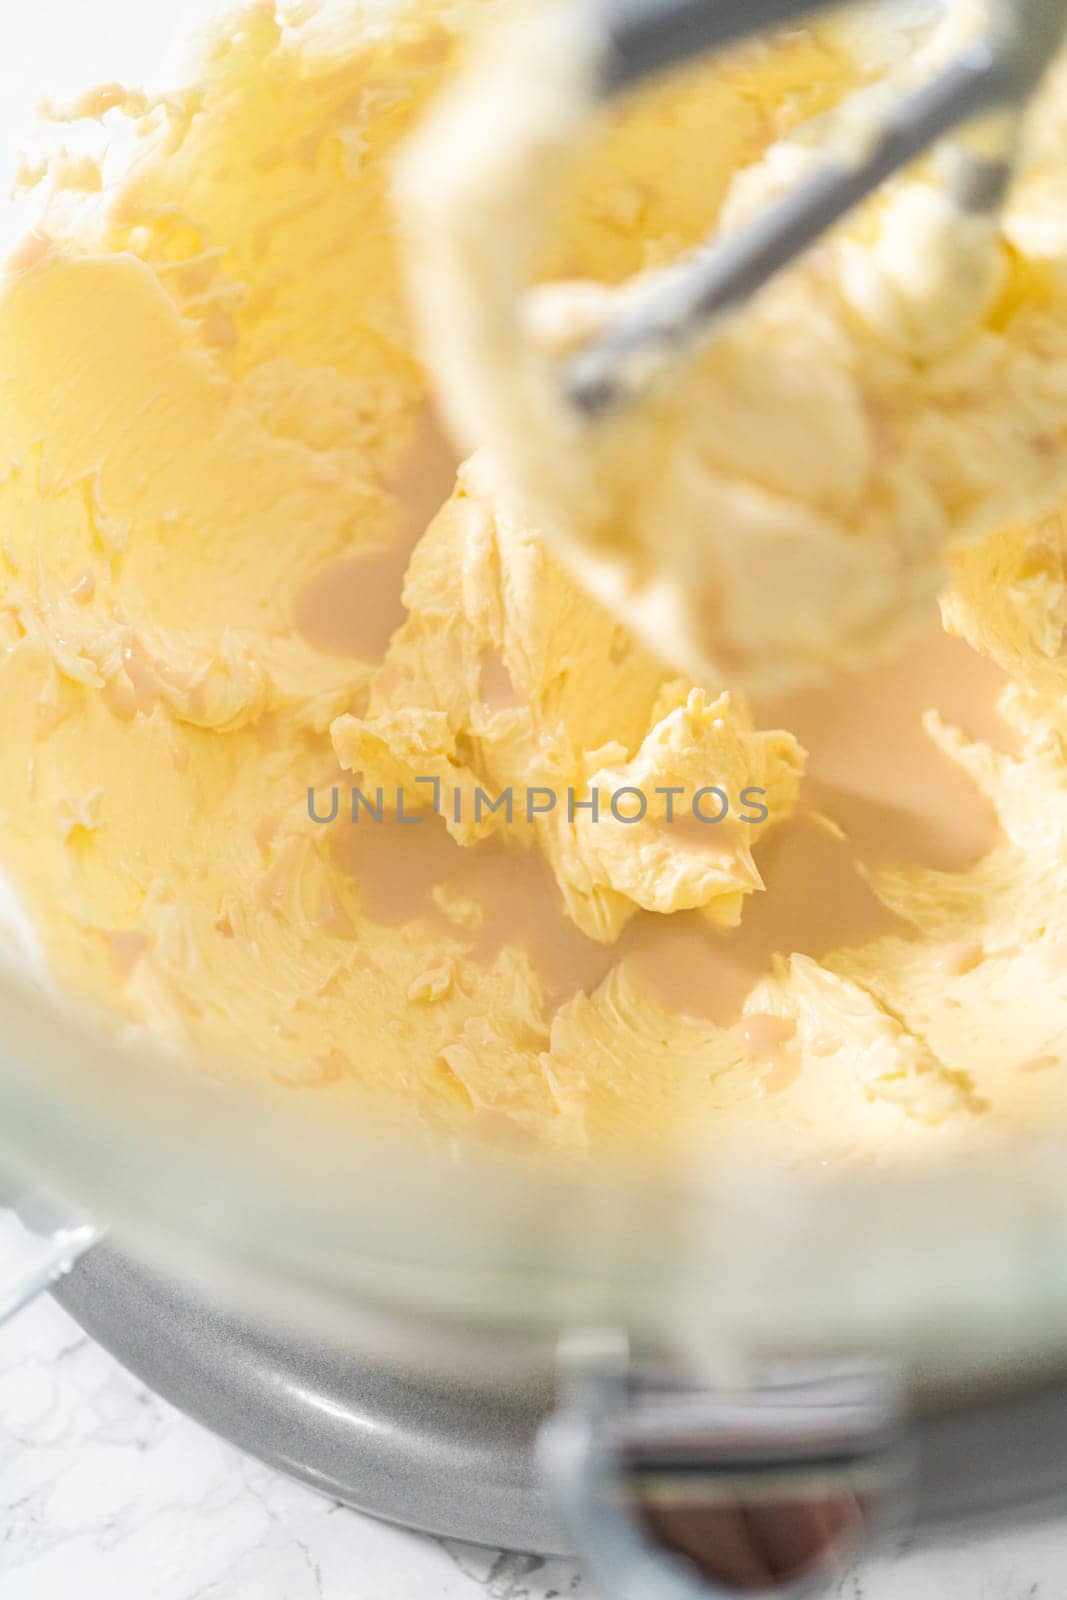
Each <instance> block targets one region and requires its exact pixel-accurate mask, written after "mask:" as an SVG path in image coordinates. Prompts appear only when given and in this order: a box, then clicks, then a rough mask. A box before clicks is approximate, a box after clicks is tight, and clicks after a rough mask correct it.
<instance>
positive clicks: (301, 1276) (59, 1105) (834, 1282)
mask: <svg viewBox="0 0 1067 1600" xmlns="http://www.w3.org/2000/svg"><path fill="white" fill-rule="evenodd" d="M196 9H198V10H203V7H198V8H196ZM174 23H175V17H174V15H173V14H172V13H171V11H170V8H168V7H165V6H146V5H144V4H143V3H140V0H97V4H95V5H93V6H91V7H88V6H85V5H84V4H83V3H81V0H40V3H38V5H36V6H35V7H26V8H23V7H20V8H18V11H17V14H16V15H14V16H12V17H9V18H7V19H6V20H5V34H6V39H5V49H4V51H3V52H2V53H0V104H2V105H3V107H4V112H3V130H2V131H3V135H4V141H5V143H4V149H3V160H4V162H5V164H8V163H9V161H10V158H11V147H10V141H11V140H13V139H15V138H17V136H18V135H19V133H20V132H21V131H22V130H23V129H24V128H25V126H26V125H27V124H28V122H29V121H30V119H31V118H32V113H33V103H34V100H35V98H36V96H37V94H38V93H39V92H40V91H42V90H48V91H51V92H56V93H59V94H62V93H63V92H64V91H66V92H72V91H74V90H77V89H79V88H82V87H84V86H85V85H86V84H91V83H93V82H95V81H100V80H102V79H112V78H115V77H117V76H119V77H121V76H122V75H128V76H130V77H133V78H135V79H136V78H139V77H142V76H143V75H144V74H145V72H146V71H150V70H151V69H152V68H154V66H155V64H156V61H157V58H158V57H159V55H160V53H161V52H162V50H163V47H164V45H165V43H166V40H167V38H168V37H169V36H170V34H171V33H172V30H173V28H174ZM2 176H3V177H4V178H5V179H7V178H8V177H9V176H10V173H9V170H7V166H6V165H5V170H4V171H3V173H2ZM5 187H6V184H5ZM17 225H18V219H16V218H15V217H14V215H13V214H9V216H8V217H7V220H6V221H5V224H4V234H6V235H7V237H6V238H5V237H4V235H0V242H2V243H4V244H5V246H6V243H7V242H10V237H11V236H12V235H13V232H14V230H15V228H16V227H17ZM2 381H3V375H2V373H0V383H2ZM0 1016H2V1017H3V1028H2V1031H0V1142H2V1147H3V1158H4V1160H5V1162H6V1163H9V1165H10V1170H11V1173H12V1177H13V1182H12V1184H11V1186H10V1187H11V1193H12V1195H13V1196H14V1195H17V1196H18V1197H19V1199H18V1204H19V1206H20V1208H21V1211H22V1214H23V1216H24V1218H26V1219H28V1220H29V1221H30V1223H31V1224H32V1223H33V1222H34V1218H37V1219H39V1218H40V1217H41V1216H42V1215H43V1213H41V1212H40V1211H37V1212H35V1211H34V1209H33V1202H32V1198H31V1197H32V1195H33V1194H34V1193H35V1192H40V1191H46V1192H47V1193H48V1194H49V1195H50V1196H51V1197H52V1199H53V1202H54V1205H55V1207H56V1208H57V1209H55V1210H54V1211H53V1212H52V1213H50V1215H51V1216H52V1217H53V1219H54V1218H58V1219H59V1221H58V1222H57V1223H56V1227H57V1228H58V1229H59V1231H60V1234H61V1236H62V1237H64V1238H66V1240H67V1246H68V1248H66V1250H65V1251H64V1250H62V1249H61V1250H60V1253H59V1256H58V1257H55V1258H53V1260H52V1265H53V1266H56V1265H58V1264H59V1261H60V1260H61V1259H62V1258H63V1256H64V1254H73V1253H74V1250H75V1246H76V1244H77V1243H78V1242H88V1241H89V1238H90V1237H91V1234H90V1233H89V1232H86V1234H85V1235H84V1236H81V1235H79V1236H77V1239H76V1240H74V1236H73V1235H71V1234H69V1233H68V1234H66V1235H63V1234H62V1224H63V1222H64V1220H65V1221H67V1222H69V1220H70V1218H69V1217H67V1216H66V1213H65V1209H64V1208H68V1207H69V1208H70V1211H71V1213H72V1214H73V1212H75V1211H76V1212H77V1216H78V1220H79V1224H80V1223H81V1221H82V1219H83V1218H84V1217H85V1216H88V1217H89V1218H92V1219H94V1222H95V1223H96V1224H98V1225H99V1227H100V1228H101V1229H107V1230H108V1231H109V1234H110V1238H109V1243H108V1247H109V1248H110V1249H113V1250H117V1251H118V1252H119V1253H120V1254H121V1255H122V1256H123V1257H124V1258H128V1259H130V1260H133V1261H136V1262H138V1263H140V1264H142V1265H144V1266H147V1267H148V1268H149V1269H150V1270H151V1271H152V1272H158V1273H160V1274H163V1275H165V1276H166V1278H167V1279H168V1281H172V1282H179V1283H181V1284H182V1285H183V1286H184V1288H185V1289H186V1290H187V1291H188V1293H189V1294H190V1295H191V1296H193V1297H195V1298H197V1299H198V1300H200V1301H202V1303H203V1304H211V1305H218V1306H221V1307H223V1308H224V1309H225V1310H226V1312H227V1313H228V1314H231V1313H239V1314H240V1315H241V1316H242V1317H244V1318H247V1319H250V1320H253V1321H254V1322H255V1323H256V1325H257V1326H258V1327H260V1328H262V1329H266V1330H268V1331H275V1332H280V1331H281V1330H283V1329H284V1330H285V1334H286V1337H288V1338H291V1339H298V1340H300V1341H302V1342H303V1343H304V1344H305V1345H309V1346H310V1345H318V1346H322V1347H327V1346H330V1347H335V1348H340V1349H350V1348H354V1347H356V1346H358V1347H359V1348H360V1349H361V1350H362V1349H364V1348H367V1347H369V1346H370V1345H374V1347H375V1349H376V1350H377V1352H378V1354H379V1355H381V1353H382V1352H386V1353H387V1354H388V1352H389V1351H394V1352H398V1351H400V1350H401V1349H402V1350H403V1360H404V1362H405V1363H407V1364H408V1368H409V1369H414V1368H417V1369H418V1371H419V1372H420V1373H421V1374H423V1375H425V1376H426V1378H427V1381H436V1380H437V1379H440V1381H441V1382H447V1383H449V1384H454V1383H456V1382H459V1383H461V1384H463V1385H467V1386H473V1387H474V1388H477V1387H478V1386H480V1385H482V1384H485V1383H487V1382H489V1381H490V1380H491V1381H492V1382H493V1383H494V1384H496V1385H497V1387H498V1389H499V1388H500V1386H501V1385H502V1386H503V1387H504V1388H505V1389H506V1388H507V1387H508V1386H509V1385H511V1386H512V1387H518V1386H520V1385H521V1384H522V1383H524V1382H525V1381H526V1376H527V1374H528V1372H529V1371H530V1370H532V1366H531V1360H530V1357H529V1352H530V1351H531V1350H537V1351H539V1352H540V1355H539V1356H538V1358H537V1359H538V1361H540V1362H541V1363H542V1365H543V1366H546V1367H547V1369H548V1370H549V1371H551V1364H552V1361H553V1360H554V1352H555V1350H556V1349H557V1346H558V1342H559V1339H560V1336H561V1334H570V1335H573V1334H574V1333H575V1332H576V1331H577V1332H578V1333H580V1332H581V1331H582V1330H604V1329H608V1330H622V1331H624V1333H625V1335H626V1336H627V1338H628V1340H629V1345H630V1349H631V1352H633V1354H632V1356H631V1359H633V1360H637V1361H640V1360H644V1359H645V1358H646V1356H647V1357H648V1358H649V1359H654V1360H655V1361H656V1362H665V1363H667V1365H668V1366H669V1367H671V1368H672V1370H676V1371H677V1372H680V1373H683V1374H684V1375H685V1377H686V1381H687V1382H692V1383H695V1384H698V1385H706V1384H711V1383H713V1382H719V1381H721V1379H722V1375H723V1374H729V1375H730V1376H731V1381H735V1380H736V1378H737V1375H738V1374H739V1373H740V1374H748V1373H751V1372H753V1371H755V1370H763V1369H765V1368H766V1367H767V1365H768V1364H769V1363H778V1362H782V1361H786V1362H789V1363H791V1364H795V1363H811V1362H821V1361H827V1360H830V1361H838V1360H840V1359H841V1358H842V1357H843V1356H847V1357H848V1358H849V1359H851V1358H853V1357H858V1358H862V1360H864V1361H872V1362H876V1363H877V1364H879V1366H880V1367H881V1368H882V1369H883V1370H884V1371H886V1372H888V1373H889V1374H890V1375H891V1376H892V1378H893V1380H894V1381H897V1380H899V1382H900V1383H901V1384H902V1385H903V1386H904V1388H905V1392H906V1395H907V1399H906V1402H905V1405H906V1407H907V1408H908V1409H911V1410H912V1411H914V1412H916V1413H918V1414H936V1413H938V1412H941V1411H944V1410H946V1409H951V1408H953V1407H957V1406H960V1405H970V1404H973V1403H974V1402H975V1396H976V1395H983V1396H984V1395H987V1394H989V1393H990V1392H995V1393H996V1394H998V1395H1003V1394H1004V1393H1006V1392H1007V1391H1010V1390H1016V1389H1020V1388H1022V1387H1024V1386H1027V1385H1031V1384H1033V1383H1036V1382H1044V1381H1046V1380H1048V1379H1049V1378H1051V1377H1052V1376H1058V1375H1059V1373H1060V1371H1061V1369H1062V1370H1063V1372H1064V1373H1065V1374H1067V1140H1065V1139H1064V1138H1063V1137H1062V1136H1061V1135H1059V1134H1056V1135H1049V1136H1037V1135H1035V1136H1034V1137H1033V1138H1032V1139H1030V1140H1029V1141H1026V1142H1022V1141H1015V1142H1013V1143H1012V1144H1011V1145H1010V1146H1007V1145H1006V1146H1005V1147H1003V1148H1001V1149H999V1150H997V1151H994V1152H991V1153H989V1154H988V1155H984V1156H982V1157H981V1158H975V1157H974V1156H971V1157H969V1158H962V1157H961V1158H959V1159H957V1160H954V1161H951V1162H946V1163H944V1164H942V1165H938V1166H936V1167H932V1166H916V1167H914V1168H912V1169H909V1170H906V1171H899V1172H894V1173H891V1174H889V1173H875V1172H868V1171H864V1170H860V1169H857V1168H850V1169H840V1170H810V1169H809V1170H803V1171H801V1170H796V1169H793V1168H791V1167H790V1166H788V1165H787V1164H784V1163H783V1162H782V1161H781V1159H780V1158H775V1157H773V1156H772V1155H771V1154H770V1153H764V1152H760V1151H755V1150H752V1151H749V1150H746V1151H740V1150H739V1151H738V1152H737V1154H736V1157H735V1158H734V1159H732V1160H730V1161H728V1162H717V1163H716V1165H715V1166H714V1168H713V1169H712V1168H711V1167H710V1166H709V1167H708V1168H704V1169H701V1170H696V1169H693V1170H686V1171H679V1172H676V1173H674V1174H672V1175H671V1176H670V1177H667V1176H665V1175H664V1174H662V1173H659V1174H652V1173H650V1172H645V1171H643V1170H638V1169H636V1168H632V1169H629V1168H626V1167H625V1166H622V1165H612V1164H610V1163H609V1164H604V1165H598V1166H595V1167H590V1168H588V1169H585V1170H568V1171H566V1172H561V1171H560V1170H558V1169H557V1168H552V1167H549V1166H547V1165H541V1164H539V1163H538V1162H537V1161H535V1160H530V1159H526V1158H523V1159H522V1160H517V1159H508V1158H506V1157H505V1156H503V1155H500V1154H498V1155H494V1154H491V1153H489V1152H481V1153H475V1152H473V1151H470V1152H465V1153H464V1155H463V1158H462V1160H460V1159H457V1158H455V1157H450V1156H448V1155H447V1154H442V1153H432V1152H429V1151H427V1150H426V1149H425V1148H423V1147H421V1146H416V1145H415V1144H414V1142H411V1143H408V1142H405V1141H404V1140H403V1139H402V1138H400V1137H399V1136H398V1135H397V1134H396V1133H395V1132H386V1131H383V1130H380V1129H377V1128H375V1127H374V1126H373V1124H368V1125H367V1127H366V1128H364V1129H352V1128H345V1129H339V1128H338V1127H336V1126H334V1125H331V1124H330V1122H329V1119H328V1118H327V1117H324V1116H323V1114H322V1111H321V1107H320V1106H318V1105H317V1104H316V1103H314V1101H313V1098H310V1097H303V1098H302V1097H300V1096H297V1095H294V1096H293V1099H292V1103H291V1105H290V1106H289V1107H288V1108H287V1109H286V1112H285V1114H284V1116H281V1115H280V1114H278V1113H277V1112H276V1111H272V1110H268V1109H267V1108H266V1107H264V1106H262V1105H258V1104H256V1103H254V1102H252V1101H251V1100H250V1099H249V1098H248V1097H246V1096H245V1095H244V1094H243V1093H241V1092H240V1091H238V1090H237V1089H236V1088H235V1087H234V1086H233V1085H232V1084H228V1082H227V1079H226V1075H225V1073H224V1072H222V1071H220V1072H219V1073H217V1074H215V1075H213V1076H211V1077H207V1076H194V1075H192V1074H190V1073H189V1072H188V1071H187V1070H185V1069H183V1068H181V1067H180V1066H178V1065H177V1064H175V1063H174V1062H173V1061H172V1060H170V1059H169V1058H167V1057H166V1056H164V1055H162V1054H160V1055H158V1056H153V1055H152V1054H151V1052H149V1051H146V1050H145V1049H143V1048H137V1049H136V1050H130V1049H128V1048H123V1047H120V1046H119V1045H118V1044H116V1043H115V1041H114V1040H113V1039H110V1038H109V1037H108V1036H107V1035H106V1034H104V1033H101V1032H98V1031H97V1030H96V1029H95V1028H94V1027H93V1025H92V1024H91V1023H90V1021H88V1020H86V1019H85V1018H83V1017H80V1016H78V1015H76V1014H74V1013H72V1011H71V1010H70V1009H69V1008H68V1007H67V1006H65V1005H64V1004H63V1002H62V1001H61V1000H60V999H57V998H56V997H55V996H54V995H53V994H51V993H50V992H49V990H48V988H47V986H42V985H41V984H39V983H37V982H35V981H33V980H28V979H26V978H25V977H24V976H22V975H21V974H20V973H19V972H18V971H16V970H14V969H12V970H11V971H5V972H4V973H3V974H2V975H0ZM38 1231H44V1232H47V1231H49V1229H48V1228H46V1227H44V1226H43V1225H42V1226H41V1227H40V1228H39V1230H38ZM72 1240H74V1242H73V1243H72ZM357 1330H358V1336H357ZM290 1464H291V1465H296V1466H297V1467H299V1463H290ZM410 1520H412V1521H418V1520H420V1519H419V1518H418V1517H417V1516H415V1515H412V1517H411V1518H410ZM421 1520H423V1521H424V1522H425V1521H426V1520H428V1519H421Z"/></svg>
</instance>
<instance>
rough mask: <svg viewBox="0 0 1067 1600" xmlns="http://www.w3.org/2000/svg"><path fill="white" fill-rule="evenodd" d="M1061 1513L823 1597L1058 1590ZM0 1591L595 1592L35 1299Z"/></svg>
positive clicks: (915, 1559)
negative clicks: (311, 1465)
mask: <svg viewBox="0 0 1067 1600" xmlns="http://www.w3.org/2000/svg"><path fill="white" fill-rule="evenodd" d="M1065 1595H1067V1508H1065V1512H1064V1515H1063V1516H1062V1517H1061V1518H1060V1520H1059V1521H1056V1522H1050V1523H1046V1524H1043V1525H1040V1526H1033V1527H1028V1528H1021V1529H1016V1530H1013V1531H1010V1532H1006V1533H1004V1532H997V1533H988V1534H985V1535H984V1536H982V1537H980V1538H975V1537H972V1538H969V1539H968V1540H966V1541H964V1542H957V1543H954V1544H951V1545H947V1546H944V1547H942V1548H938V1549H934V1550H911V1551H903V1552H901V1553H900V1554H898V1555H896V1556H895V1557H893V1558H890V1559H886V1560H882V1561H878V1562H872V1563H870V1565H869V1566H868V1567H866V1568H864V1569H863V1570H862V1571H861V1572H858V1573H856V1574H855V1575H853V1576H850V1577H848V1578H846V1579H845V1580H844V1581H843V1583H842V1584H841V1585H840V1587H839V1590H838V1594H837V1597H836V1600H1063V1597H1064V1596H1065ZM0 1596H2V1600H575V1597H576V1600H595V1597H594V1596H593V1594H592V1592H591V1589H590V1586H589V1585H588V1584H587V1583H585V1582H584V1581H583V1579H582V1578H581V1576H580V1575H579V1573H578V1572H577V1570H576V1568H575V1567H574V1566H573V1565H572V1564H570V1563H569V1562H564V1561H548V1562H545V1561H539V1560H537V1559H536V1558H534V1557H531V1556H520V1555H501V1554H498V1553H496V1552H491V1551H485V1550H478V1549H473V1548H471V1547H470V1546H466V1545H460V1544H454V1543H450V1542H447V1541H444V1542H442V1541H437V1540H430V1539H422V1538H419V1537H417V1536H416V1535H413V1534H408V1533H403V1532H400V1531H398V1530H397V1529H395V1528H387V1527H383V1526H382V1525H381V1524H379V1523H375V1522H373V1521H371V1520H370V1519H369V1518H366V1517H360V1516H357V1515H356V1514H355V1513H353V1512H350V1511H346V1510H344V1509H343V1508H342V1507H340V1506H337V1505H335V1504H333V1503H332V1502H330V1501H329V1500H325V1499H321V1498H319V1497H318V1496H317V1495H315V1494H312V1493H311V1492H310V1491H308V1490H306V1489H303V1488H301V1487H299V1486H298V1485H296V1484H294V1483H290V1482H288V1481H287V1480H286V1479H284V1478H281V1477H279V1476H278V1475H277V1473H274V1472H272V1471H270V1470H268V1469H267V1468H265V1467H261V1466H259V1465H257V1464H256V1463H255V1462H252V1461H249V1460H248V1459H247V1458H245V1457H243V1456H241V1455H239V1454H238V1453H237V1452H236V1451H235V1450H232V1449H230V1448H229V1446H227V1445H224V1444H222V1443H220V1442H219V1441H218V1440H216V1439H214V1438H213V1437H212V1436H211V1435H210V1434H209V1433H206V1432H205V1431H204V1430H203V1429H202V1428H199V1427H197V1426H196V1425H195V1424H194V1423H191V1422H188V1421H186V1419H185V1418H184V1417H181V1416H179V1415H178V1413H177V1412H175V1411H174V1410H173V1409H172V1408H171V1407H170V1406H168V1405H166V1404H165V1403H164V1402H163V1401H161V1400H158V1399H156V1397H155V1396H154V1395H152V1394H150V1393H149V1392H148V1391H147V1390H146V1389H145V1388H144V1387H143V1386H142V1385H141V1384H139V1383H138V1382H136V1381H135V1380H134V1379H133V1378H131V1377H130V1376H129V1375H128V1374H127V1373H125V1372H124V1371H123V1370H122V1368H121V1367H119V1366H118V1365H117V1363H116V1362H115V1361H113V1360H112V1359H111V1357H110V1356H107V1355H105V1354H104V1352H103V1351H102V1350H100V1349H99V1348H97V1347H96V1346H95V1345H94V1344H93V1343H92V1342H91V1341H90V1340H89V1339H87V1338H86V1337H85V1335H84V1334H83V1333H82V1332H81V1331H80V1329H79V1328H78V1327H77V1326H76V1325H75V1324H74V1323H73V1322H72V1321H71V1320H70V1318H69V1317H67V1316H66V1315H65V1314H64V1313H63V1312H62V1311H60V1310H59V1308H58V1307H57V1306H55V1305H54V1304H52V1303H51V1302H43V1303H41V1304H39V1305H37V1306H35V1307H33V1308H32V1309H31V1310H30V1311H28V1312H26V1313H24V1314H23V1316H22V1317H20V1318H18V1319H17V1320H16V1321H15V1322H14V1323H12V1324H10V1325H9V1326H8V1327H7V1328H4V1329H0Z"/></svg>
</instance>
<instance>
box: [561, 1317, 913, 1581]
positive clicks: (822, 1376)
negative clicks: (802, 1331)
mask: <svg viewBox="0 0 1067 1600" xmlns="http://www.w3.org/2000/svg"><path fill="white" fill-rule="evenodd" d="M562 1359H563V1368H564V1384H565V1399H564V1407H563V1410H562V1411H561V1412H560V1414H559V1415H558V1416H557V1417H556V1419H555V1420H554V1421H553V1422H552V1423H551V1424H549V1425H548V1427H547V1428H546V1430H545V1432H544V1434H543V1437H542V1450H541V1457H542V1464H543V1467H544V1469H545V1471H546V1474H547V1477H548V1479H549V1481H550V1483H551V1484H552V1486H553V1487H554V1489H555V1493H556V1500H557V1505H558V1510H559V1514H560V1516H561V1518H562V1519H563V1522H564V1524H565V1525H566V1527H567V1528H568V1531H569V1533H570V1537H571V1539H572V1541H573V1543H574V1545H575V1547H576V1548H577V1549H579V1550H581V1551H582V1552H583V1554H584V1556H585V1558H586V1561H587V1564H588V1566H589V1569H590V1571H591V1572H592V1573H593V1575H594V1577H595V1578H596V1579H597V1580H598V1582H599V1585H600V1587H601V1590H602V1592H603V1593H604V1594H606V1595H612V1596H614V1597H615V1600H630V1597H631V1596H632V1597H633V1600H653V1597H654V1600H709V1596H711V1597H714V1596H721V1597H726V1596H733V1595H737V1594H741V1593H744V1594H751V1593H753V1592H755V1593H760V1594H774V1595H782V1594H787V1593H788V1594H799V1593H806V1592H810V1590H811V1588H812V1587H813V1586H821V1585H823V1584H825V1583H826V1582H828V1581H829V1580H830V1578H831V1577H833V1576H834V1575H835V1574H836V1575H839V1574H840V1571H841V1569H842V1568H843V1567H844V1566H846V1565H847V1564H848V1562H849V1561H850V1560H851V1559H852V1558H853V1557H854V1556H855V1554H856V1553H857V1551H858V1549H859V1548H860V1547H861V1546H863V1545H867V1544H869V1543H870V1542H871V1541H872V1540H874V1539H878V1538H883V1537H884V1536H885V1535H886V1534H887V1533H889V1532H891V1531H892V1530H893V1529H895V1528H897V1527H898V1526H899V1525H900V1523H901V1521H902V1517H903V1514H904V1511H905V1510H906V1508H907V1504H908V1500H909V1495H908V1486H909V1482H910V1480H911V1476H912V1452H911V1451H910V1449H909V1447H908V1442H907V1435H906V1432H905V1429H904V1426H903V1421H902V1415H903V1413H902V1405H901V1396H900V1393H899V1390H898V1388H897V1386H896V1385H895V1384H894V1383H893V1381H892V1380H891V1379H890V1377H889V1376H888V1374H887V1373H886V1372H885V1371H884V1370H882V1369H880V1368H879V1367H877V1366H873V1365H866V1366H861V1365H853V1366H836V1367H833V1368H820V1369H817V1370H808V1371H806V1372H796V1373H788V1372H782V1373H777V1374H771V1375H768V1376H767V1377H766V1378H765V1379H764V1380H762V1381H760V1382H759V1383H758V1384H755V1385H754V1386H753V1387H751V1388H736V1389H732V1390H717V1391H708V1390H695V1389H690V1388H686V1387H683V1386H680V1385H678V1384H677V1383H671V1382H670V1381H668V1380H665V1381H661V1382H657V1381H656V1380H655V1378H653V1377H650V1376H649V1375H647V1374H645V1375H642V1376H641V1377H640V1378H637V1377H635V1376H634V1375H633V1368H632V1366H631V1363H630V1361H629V1358H628V1356H627V1352H626V1347H625V1341H624V1340H623V1339H621V1337H615V1336H613V1335H611V1334H605V1335H601V1336H599V1337H597V1336H591V1335H585V1336H582V1337H577V1336H575V1337H572V1338H570V1339H568V1340H567V1341H565V1344H564V1349H563V1357H562Z"/></svg>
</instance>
